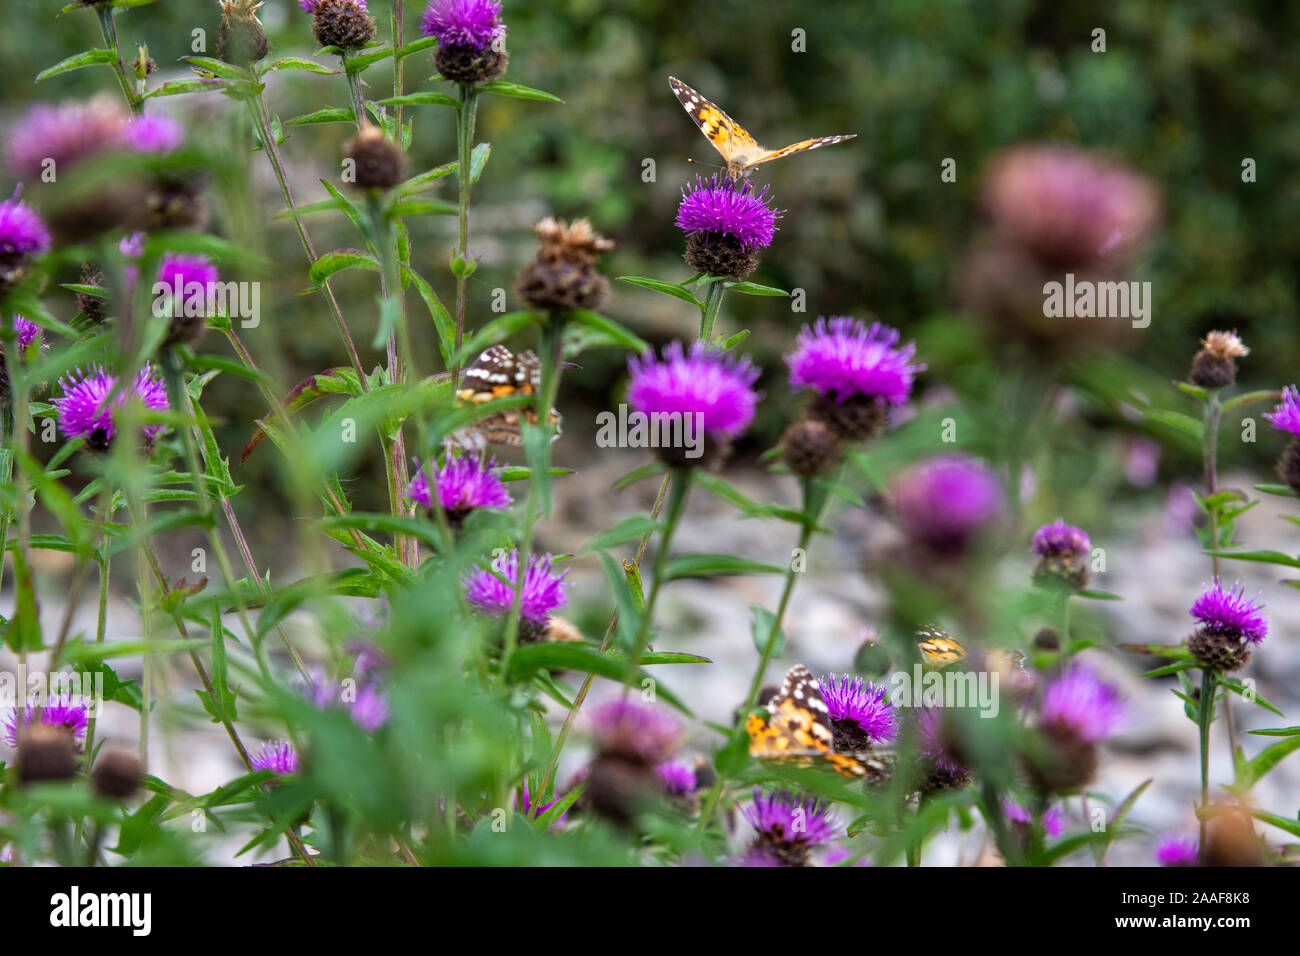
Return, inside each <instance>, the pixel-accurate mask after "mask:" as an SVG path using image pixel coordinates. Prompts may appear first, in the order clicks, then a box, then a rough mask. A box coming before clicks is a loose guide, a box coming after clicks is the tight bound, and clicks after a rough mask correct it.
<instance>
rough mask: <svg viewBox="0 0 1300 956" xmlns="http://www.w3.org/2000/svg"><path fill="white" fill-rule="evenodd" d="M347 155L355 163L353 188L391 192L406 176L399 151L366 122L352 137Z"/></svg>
mask: <svg viewBox="0 0 1300 956" xmlns="http://www.w3.org/2000/svg"><path fill="white" fill-rule="evenodd" d="M346 155H347V158H348V159H350V160H351V161H352V163H353V164H354V167H355V172H356V185H357V186H360V187H361V188H362V189H392V188H393V187H394V186H396V185H397V184H398V183H400V182H401V181H402V179H403V178H404V176H405V173H406V156H405V154H403V153H402V148H401V147H400V146H398V145H397V144H396V143H394V142H393V141H392V140H391V139H389V138H388V137H387V136H385V135H384V134H383V131H382V130H380V129H379V127H377V126H373V125H371V124H369V123H367V124H366V126H365V128H364V129H362V130H361V131H360V132H359V133H357V135H356V136H354V137H352V140H351V142H349V143H348V145H347V154H346Z"/></svg>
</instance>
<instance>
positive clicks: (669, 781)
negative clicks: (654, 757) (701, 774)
mask: <svg viewBox="0 0 1300 956" xmlns="http://www.w3.org/2000/svg"><path fill="white" fill-rule="evenodd" d="M655 773H657V774H659V779H660V780H662V781H663V782H664V790H665V791H667V792H668V793H669V794H671V795H672V796H674V797H684V796H687V795H688V794H691V793H694V792H695V786H696V781H695V768H694V767H692V766H691V765H690V764H686V763H675V762H673V761H668V762H666V763H661V764H659V765H658V766H657V767H655Z"/></svg>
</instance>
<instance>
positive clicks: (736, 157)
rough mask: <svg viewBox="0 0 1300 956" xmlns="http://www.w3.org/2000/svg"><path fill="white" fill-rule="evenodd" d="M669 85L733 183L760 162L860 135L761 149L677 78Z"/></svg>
mask: <svg viewBox="0 0 1300 956" xmlns="http://www.w3.org/2000/svg"><path fill="white" fill-rule="evenodd" d="M668 86H669V87H670V88H671V89H672V91H673V93H674V94H675V95H676V96H677V100H678V102H680V103H681V104H682V107H683V108H684V109H685V110H686V112H687V113H689V114H690V117H691V119H693V120H695V125H696V126H698V127H699V128H700V132H701V133H703V134H704V135H705V136H706V137H708V140H709V142H710V143H712V144H713V148H714V149H716V150H717V151H718V152H719V153H721V154H722V158H723V160H725V161H726V163H727V176H728V178H730V179H733V180H735V179H743V178H745V177H747V176H748V175H749V174H750V173H752V172H753V171H754V167H755V166H758V165H759V164H760V163H768V162H771V161H772V160H774V159H780V158H781V157H782V156H789V155H790V154H791V153H802V152H803V151H804V150H809V149H816V148H817V147H819V146H830V145H832V144H834V143H842V142H844V141H845V140H847V139H853V138H854V137H856V136H857V135H858V134H857V133H848V134H845V135H842V136H818V137H817V138H815V139H804V140H800V141H799V142H797V143H791V144H790V145H789V146H786V147H785V148H784V149H768V148H767V147H766V146H760V145H759V143H758V141H757V140H756V139H754V137H753V136H750V135H749V133H748V132H747V131H746V130H745V128H744V127H743V126H741V125H740V124H739V123H737V122H736V121H735V120H733V119H732V118H731V117H730V116H728V115H727V114H726V113H725V112H723V110H722V108H721V107H720V106H718V105H717V104H716V103H711V102H710V101H709V100H706V99H705V98H704V97H703V96H701V95H700V94H699V93H697V92H696V91H695V90H693V89H691V88H690V87H689V86H687V85H686V84H685V83H683V82H682V81H681V80H679V79H677V77H675V76H670V77H668Z"/></svg>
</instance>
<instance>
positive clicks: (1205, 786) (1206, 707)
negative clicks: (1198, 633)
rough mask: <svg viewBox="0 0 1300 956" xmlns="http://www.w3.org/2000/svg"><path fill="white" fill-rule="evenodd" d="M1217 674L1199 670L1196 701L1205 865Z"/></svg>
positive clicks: (1200, 855) (1199, 855)
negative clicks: (1205, 815)
mask: <svg viewBox="0 0 1300 956" xmlns="http://www.w3.org/2000/svg"><path fill="white" fill-rule="evenodd" d="M1217 676H1218V675H1217V674H1216V673H1215V672H1214V671H1212V670H1202V671H1201V699H1200V700H1199V701H1198V702H1197V703H1198V705H1199V706H1198V708H1197V712H1196V725H1197V727H1198V728H1199V729H1200V732H1201V806H1200V810H1201V827H1200V847H1199V850H1198V852H1197V860H1198V861H1199V862H1200V864H1201V865H1202V866H1204V865H1205V854H1206V850H1207V849H1208V847H1207V845H1206V832H1207V829H1208V822H1209V821H1208V820H1206V818H1205V817H1204V816H1203V814H1204V813H1205V810H1206V808H1207V807H1208V806H1209V803H1210V721H1211V720H1212V719H1213V717H1214V689H1215V681H1216V678H1217Z"/></svg>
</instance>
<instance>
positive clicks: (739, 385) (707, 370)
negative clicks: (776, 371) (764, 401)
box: [627, 342, 759, 438]
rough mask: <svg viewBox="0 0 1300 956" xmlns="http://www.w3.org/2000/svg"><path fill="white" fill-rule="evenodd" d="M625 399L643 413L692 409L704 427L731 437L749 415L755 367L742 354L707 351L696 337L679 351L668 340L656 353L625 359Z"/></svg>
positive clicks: (754, 405) (754, 396)
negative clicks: (627, 379)
mask: <svg viewBox="0 0 1300 956" xmlns="http://www.w3.org/2000/svg"><path fill="white" fill-rule="evenodd" d="M628 370H629V372H630V374H631V382H630V383H629V384H628V388H627V401H628V404H629V405H630V406H632V408H633V409H635V410H636V411H639V412H643V413H645V414H646V415H655V414H674V413H680V414H682V415H693V414H698V415H699V416H701V418H700V423H701V426H702V428H703V430H704V431H705V432H707V433H712V434H717V435H723V436H726V437H728V438H734V437H735V436H736V435H739V434H740V433H741V432H743V431H744V430H745V429H746V428H748V427H749V423H750V422H751V421H753V419H754V411H755V409H756V408H757V407H758V393H757V392H755V391H754V388H753V385H754V382H755V381H757V379H758V375H759V370H758V369H757V368H755V367H754V366H753V365H752V364H750V361H749V359H748V358H742V359H739V360H737V359H735V358H733V357H730V356H727V355H726V354H724V353H721V352H716V351H710V350H708V349H706V348H705V347H704V345H703V344H702V343H700V342H696V343H695V344H694V345H692V346H691V349H690V351H689V352H687V351H685V349H683V347H682V343H681V342H672V343H671V344H669V345H667V346H666V347H665V348H664V351H663V358H662V359H660V358H658V357H656V356H655V355H654V353H649V354H647V355H646V356H645V357H639V356H633V357H632V358H630V359H628Z"/></svg>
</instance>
